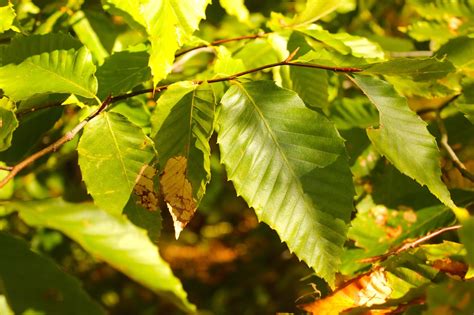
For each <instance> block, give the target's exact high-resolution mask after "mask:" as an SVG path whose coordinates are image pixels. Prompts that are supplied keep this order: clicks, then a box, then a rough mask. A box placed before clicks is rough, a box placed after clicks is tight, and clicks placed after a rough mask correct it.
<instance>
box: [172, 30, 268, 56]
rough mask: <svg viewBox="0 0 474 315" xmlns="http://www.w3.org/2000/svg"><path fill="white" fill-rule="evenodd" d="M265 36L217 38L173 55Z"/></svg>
mask: <svg viewBox="0 0 474 315" xmlns="http://www.w3.org/2000/svg"><path fill="white" fill-rule="evenodd" d="M265 36H266V34H265V33H263V34H254V35H245V36H239V37H233V38H225V39H219V40H215V41H213V42H211V43H209V44H204V45H199V46H196V47H192V48H189V49H186V50H183V51H180V52H179V53H177V54H176V55H174V56H175V58H177V57H180V56H182V55H184V54H187V53H188V52H190V51H193V50H197V49H200V48H205V47H211V46H217V45H222V44H225V43H230V42H236V41H239V40H246V39H255V38H262V37H265Z"/></svg>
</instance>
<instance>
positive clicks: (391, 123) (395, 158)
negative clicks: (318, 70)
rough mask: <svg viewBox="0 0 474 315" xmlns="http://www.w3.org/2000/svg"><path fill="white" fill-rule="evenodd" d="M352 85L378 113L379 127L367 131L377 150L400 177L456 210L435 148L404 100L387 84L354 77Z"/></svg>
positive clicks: (432, 139)
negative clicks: (355, 85)
mask: <svg viewBox="0 0 474 315" xmlns="http://www.w3.org/2000/svg"><path fill="white" fill-rule="evenodd" d="M354 82H355V83H356V84H357V85H358V86H359V87H360V88H361V89H362V91H363V92H364V93H365V94H366V95H367V96H368V98H369V99H370V101H371V102H372V103H373V104H374V105H375V106H376V107H377V109H378V110H379V113H380V127H378V128H374V129H368V130H367V134H368V135H369V138H370V140H371V141H372V143H373V144H374V145H375V147H376V148H377V150H378V151H379V152H380V153H382V154H383V155H384V156H385V157H386V158H387V159H388V160H389V161H390V162H391V163H393V165H395V167H397V168H398V169H399V170H400V171H401V172H402V173H404V174H406V175H408V176H410V177H411V178H413V179H415V180H416V181H417V182H418V183H420V184H421V185H426V186H427V187H428V189H429V190H430V191H431V192H432V193H433V194H434V195H435V196H436V197H438V199H439V200H440V201H442V202H443V203H444V204H446V205H447V206H448V207H450V208H452V209H454V210H456V209H457V207H456V205H455V204H454V203H453V201H452V200H451V196H450V194H449V191H448V189H447V188H446V186H445V185H444V183H443V182H442V181H441V168H440V165H439V160H440V154H439V150H438V146H437V144H436V140H435V138H434V137H433V136H432V135H431V134H430V133H429V132H428V130H427V128H426V123H425V122H424V121H423V120H421V118H419V117H418V116H417V115H416V113H414V112H413V111H411V110H410V108H409V107H408V104H407V101H406V99H405V98H403V97H401V96H400V95H399V94H397V93H396V92H395V90H394V89H393V87H392V86H391V85H390V84H389V83H387V82H385V81H382V80H380V79H377V78H372V77H364V76H359V75H357V76H354ZM414 152H416V159H413V153H414Z"/></svg>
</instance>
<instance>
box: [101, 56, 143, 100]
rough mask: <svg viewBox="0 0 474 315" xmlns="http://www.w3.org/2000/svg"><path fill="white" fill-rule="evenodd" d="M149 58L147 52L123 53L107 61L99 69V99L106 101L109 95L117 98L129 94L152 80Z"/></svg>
mask: <svg viewBox="0 0 474 315" xmlns="http://www.w3.org/2000/svg"><path fill="white" fill-rule="evenodd" d="M149 57H150V56H149V55H148V54H147V53H146V52H145V51H136V52H129V51H121V52H116V53H114V54H113V55H111V56H110V57H109V58H107V59H105V62H104V64H103V65H102V66H100V67H99V68H98V69H97V80H98V81H99V91H98V92H97V95H98V96H99V98H100V99H104V98H105V97H107V96H108V95H109V94H110V95H113V96H116V95H119V94H121V93H124V92H128V91H130V90H131V89H133V88H134V87H136V86H137V85H139V84H142V83H143V82H146V81H148V80H150V79H151V72H150V68H148V59H149Z"/></svg>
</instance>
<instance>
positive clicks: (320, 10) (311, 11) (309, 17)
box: [293, 0, 340, 25]
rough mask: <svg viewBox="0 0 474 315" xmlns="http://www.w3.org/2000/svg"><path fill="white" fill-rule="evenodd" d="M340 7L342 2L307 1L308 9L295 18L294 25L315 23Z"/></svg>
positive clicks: (333, 0)
mask: <svg viewBox="0 0 474 315" xmlns="http://www.w3.org/2000/svg"><path fill="white" fill-rule="evenodd" d="M339 5H340V1H335V0H328V1H323V0H307V2H306V7H305V8H304V10H303V11H302V12H300V13H298V14H297V15H296V16H295V18H294V21H293V24H294V25H303V24H309V23H312V22H315V21H317V20H319V19H321V18H322V17H324V16H326V15H328V14H330V13H331V12H333V11H334V10H336V9H337V8H338V7H339Z"/></svg>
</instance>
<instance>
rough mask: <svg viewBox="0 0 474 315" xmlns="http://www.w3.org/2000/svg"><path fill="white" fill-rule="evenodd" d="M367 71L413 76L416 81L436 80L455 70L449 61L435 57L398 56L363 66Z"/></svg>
mask: <svg viewBox="0 0 474 315" xmlns="http://www.w3.org/2000/svg"><path fill="white" fill-rule="evenodd" d="M363 69H364V72H365V73H370V74H381V75H389V76H401V77H404V78H406V77H411V78H412V79H413V80H415V81H424V80H435V79H439V78H442V77H445V76H446V75H447V74H448V73H450V72H453V71H455V70H456V69H455V68H454V66H453V64H452V63H451V62H449V61H446V60H444V61H440V60H437V59H435V58H412V59H409V58H398V59H392V60H390V61H386V62H382V63H375V64H370V65H368V66H365V67H363Z"/></svg>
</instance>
